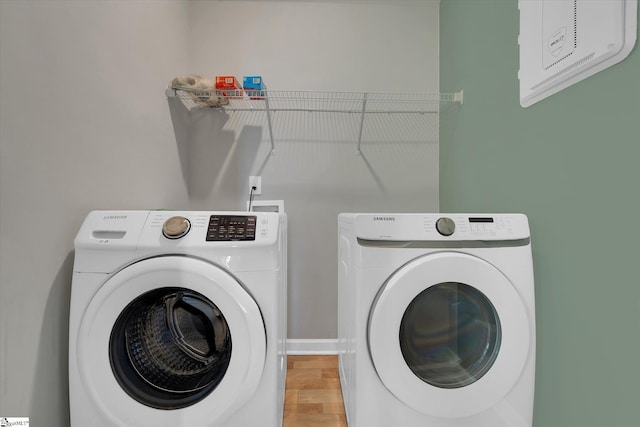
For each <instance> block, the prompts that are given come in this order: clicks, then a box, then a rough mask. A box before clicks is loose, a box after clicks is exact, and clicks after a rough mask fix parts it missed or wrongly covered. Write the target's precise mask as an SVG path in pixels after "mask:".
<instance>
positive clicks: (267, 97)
mask: <svg viewBox="0 0 640 427" xmlns="http://www.w3.org/2000/svg"><path fill="white" fill-rule="evenodd" d="M165 93H166V95H167V97H169V98H178V99H180V100H181V101H182V103H183V104H184V105H185V107H186V108H187V109H188V110H189V111H191V110H194V109H203V108H216V109H221V110H224V111H228V112H236V111H256V112H259V111H263V112H266V115H267V120H268V127H269V137H270V139H271V147H272V151H274V150H275V147H274V143H273V130H272V125H271V113H276V112H308V113H340V114H354V115H359V116H360V117H359V132H358V134H359V135H358V153H359V152H360V144H361V142H362V134H363V126H364V122H365V120H364V118H365V116H369V115H372V114H373V115H375V114H390V115H393V114H409V115H411V114H421V115H423V114H434V115H437V114H439V113H440V108H441V106H442V105H447V104H457V105H461V104H462V102H463V92H462V91H459V92H455V93H415V92H407V93H404V92H386V93H385V92H328V91H278V90H239V89H238V90H233V91H229V90H225V91H224V92H223V91H218V90H217V91H210V92H205V91H199V92H190V91H185V90H180V89H174V88H172V87H168V88H167V89H166V92H165Z"/></svg>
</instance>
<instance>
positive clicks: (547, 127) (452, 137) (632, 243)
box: [440, 0, 640, 427]
mask: <svg viewBox="0 0 640 427" xmlns="http://www.w3.org/2000/svg"><path fill="white" fill-rule="evenodd" d="M440 7H441V9H440V28H441V40H440V64H441V65H440V79H441V83H440V89H441V91H442V92H452V91H457V90H460V89H463V90H464V105H462V106H461V107H460V108H459V109H457V110H452V111H445V112H444V113H443V114H442V117H441V131H440V207H441V210H442V211H443V212H447V211H448V212H456V211H461V212H471V211H476V212H493V211H495V212H499V211H504V212H524V213H526V214H527V215H528V216H529V220H530V225H531V232H532V245H533V256H534V267H535V281H536V304H537V305H536V316H537V374H536V395H535V412H534V425H535V426H544V427H571V426H576V427H591V426H593V427H604V426H607V427H612V426H620V427H629V426H637V425H638V408H639V407H640V368H639V365H640V257H639V255H640V249H639V248H640V201H639V200H640V190H639V188H638V187H639V186H640V51H639V50H640V48H638V47H637V46H636V48H635V49H634V50H633V51H632V52H631V54H630V55H629V57H628V58H627V59H626V60H625V61H623V62H621V63H619V64H617V65H615V66H614V67H612V68H609V69H607V70H605V71H603V72H601V73H599V74H598V75H595V76H592V77H589V78H588V79H586V80H584V81H582V82H580V83H578V84H576V85H574V86H572V87H570V88H568V89H565V90H564V91H562V92H560V93H558V94H556V95H553V96H551V97H550V98H547V99H545V100H543V101H541V102H539V103H537V104H534V105H533V106H531V107H529V108H526V109H524V108H522V107H521V106H520V104H519V82H518V78H517V73H518V68H519V65H518V64H519V59H518V44H517V37H518V32H519V12H518V6H517V1H516V0H442V2H441V6H440Z"/></svg>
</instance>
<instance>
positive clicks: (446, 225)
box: [436, 217, 456, 236]
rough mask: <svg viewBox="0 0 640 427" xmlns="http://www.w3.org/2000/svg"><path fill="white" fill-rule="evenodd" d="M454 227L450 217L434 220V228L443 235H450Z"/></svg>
mask: <svg viewBox="0 0 640 427" xmlns="http://www.w3.org/2000/svg"><path fill="white" fill-rule="evenodd" d="M455 229H456V223H455V222H453V220H452V219H451V218H446V217H443V218H439V219H438V220H437V221H436V230H438V233H440V234H442V235H443V236H451V235H452V234H453V232H454V231H455Z"/></svg>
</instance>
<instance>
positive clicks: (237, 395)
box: [77, 256, 266, 426]
mask: <svg viewBox="0 0 640 427" xmlns="http://www.w3.org/2000/svg"><path fill="white" fill-rule="evenodd" d="M77 351H78V355H77V356H78V361H79V362H78V363H79V371H80V375H81V379H82V381H83V382H84V384H85V386H86V387H87V389H88V390H89V393H90V395H91V397H92V400H93V401H94V403H95V405H96V407H97V408H100V410H101V411H102V412H103V414H104V415H105V416H106V417H108V418H109V419H111V420H112V421H113V424H114V425H128V424H131V423H134V424H136V425H144V426H158V425H168V424H167V423H170V422H171V421H172V420H180V422H181V423H184V425H209V424H210V423H213V422H216V421H222V420H224V419H226V418H227V417H229V416H230V415H231V414H232V413H234V412H235V411H236V410H237V409H238V408H239V407H240V406H242V405H243V404H244V403H245V402H246V401H247V400H248V399H249V398H250V397H251V396H252V395H253V394H254V393H255V391H256V389H257V386H258V384H259V381H260V378H261V376H262V372H263V369H264V362H265V358H266V332H265V326H264V321H263V319H262V315H261V313H260V309H259V307H258V305H257V303H256V302H255V300H254V299H253V298H252V297H251V296H250V295H249V293H248V292H247V291H246V290H245V289H244V288H243V286H242V285H241V284H240V283H239V282H238V280H237V279H235V278H234V277H233V276H232V275H231V274H229V273H228V272H226V271H224V270H223V269H221V268H219V267H217V266H215V265H213V264H210V263H208V262H206V261H203V260H200V259H195V258H189V257H185V256H162V257H157V258H150V259H145V260H142V261H139V262H137V263H135V264H132V265H130V266H128V267H126V268H124V269H123V270H121V271H119V272H117V273H115V274H114V275H113V276H112V277H111V278H109V279H108V280H107V281H106V282H105V283H104V284H103V285H102V287H101V288H100V289H99V290H98V292H97V293H96V294H95V296H94V297H93V298H92V300H91V302H90V303H89V305H88V307H87V310H86V312H85V313H84V316H83V318H82V322H81V327H80V331H79V336H78V350H77ZM133 420H135V422H133Z"/></svg>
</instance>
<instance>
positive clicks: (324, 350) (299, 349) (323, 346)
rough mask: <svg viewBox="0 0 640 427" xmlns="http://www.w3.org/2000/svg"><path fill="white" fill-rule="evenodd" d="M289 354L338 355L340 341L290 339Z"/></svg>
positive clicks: (288, 343)
mask: <svg viewBox="0 0 640 427" xmlns="http://www.w3.org/2000/svg"><path fill="white" fill-rule="evenodd" d="M287 354H291V355H305V354H338V340H337V339H325V340H317V339H315V340H303V339H288V340H287Z"/></svg>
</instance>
